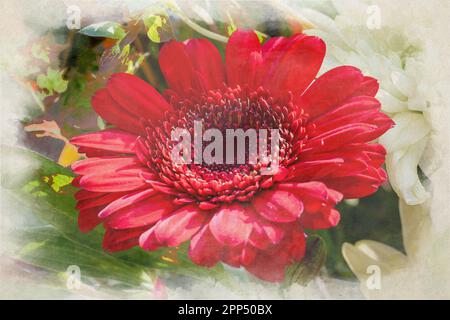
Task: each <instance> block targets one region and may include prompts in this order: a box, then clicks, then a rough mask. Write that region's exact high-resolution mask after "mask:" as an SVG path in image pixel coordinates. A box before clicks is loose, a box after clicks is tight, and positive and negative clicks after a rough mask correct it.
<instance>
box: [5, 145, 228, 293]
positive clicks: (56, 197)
mask: <svg viewBox="0 0 450 320" xmlns="http://www.w3.org/2000/svg"><path fill="white" fill-rule="evenodd" d="M2 152H5V153H7V154H9V155H10V156H13V157H18V158H23V159H29V160H31V161H32V162H33V163H37V164H38V167H37V168H36V170H35V171H34V172H33V174H32V176H30V177H27V178H26V179H19V180H17V179H13V178H12V177H11V176H9V177H8V176H5V177H2V178H3V179H2V186H3V187H5V188H6V189H8V190H9V191H10V193H11V195H13V197H14V198H15V199H16V200H17V203H18V204H20V206H21V207H23V208H29V209H31V211H32V212H33V214H34V215H35V216H36V217H37V218H38V219H39V220H40V221H41V222H42V226H41V227H38V228H30V229H26V230H23V231H22V234H21V238H22V240H21V241H22V242H24V246H23V248H22V249H21V250H20V252H19V253H18V258H20V259H21V260H24V261H25V262H27V263H30V264H33V265H36V266H38V267H41V268H44V269H47V270H50V271H56V272H64V271H65V270H66V269H67V267H68V266H70V265H77V266H79V267H80V269H81V272H82V275H83V276H86V277H95V278H96V279H97V278H102V279H112V280H116V281H119V282H121V283H122V284H123V285H125V286H137V285H139V284H140V283H141V282H142V281H143V280H144V279H146V278H148V277H145V275H146V274H149V275H151V274H154V273H155V272H156V271H157V270H167V271H171V272H174V273H179V274H183V275H188V276H192V277H198V276H205V275H211V276H218V275H220V273H221V272H222V267H221V266H217V267H215V268H212V269H204V268H201V267H198V266H196V265H194V264H193V263H192V262H191V261H190V260H189V259H188V257H187V247H186V245H184V246H182V247H181V248H179V249H173V248H172V249H161V250H158V251H152V252H147V251H143V250H142V249H140V248H133V249H131V250H127V251H124V252H119V253H115V254H112V253H107V252H105V251H103V250H102V238H103V230H102V228H101V227H97V228H96V229H94V230H93V231H91V232H89V233H87V234H85V233H82V232H80V231H79V229H78V225H77V216H78V213H77V211H76V209H75V204H76V201H75V199H74V192H75V191H76V190H75V188H74V187H72V186H71V185H70V182H71V180H72V178H73V174H72V172H71V171H70V170H69V169H66V168H63V167H61V166H59V165H58V164H56V163H55V162H53V161H51V160H50V159H47V158H45V157H43V156H41V155H39V154H37V153H34V152H31V151H29V150H26V149H20V148H13V147H3V150H2ZM11 175H13V173H11ZM19 214H20V213H19Z"/></svg>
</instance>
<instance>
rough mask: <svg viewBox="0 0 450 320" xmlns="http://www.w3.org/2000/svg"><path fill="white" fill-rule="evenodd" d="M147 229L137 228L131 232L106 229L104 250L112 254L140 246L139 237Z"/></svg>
mask: <svg viewBox="0 0 450 320" xmlns="http://www.w3.org/2000/svg"><path fill="white" fill-rule="evenodd" d="M145 230H146V228H136V229H129V230H111V229H108V228H107V229H106V232H105V236H104V238H103V249H105V250H106V251H110V252H115V251H122V250H128V249H130V248H132V247H134V246H137V245H138V241H139V236H140V235H141V234H142V233H143V232H144V231H145Z"/></svg>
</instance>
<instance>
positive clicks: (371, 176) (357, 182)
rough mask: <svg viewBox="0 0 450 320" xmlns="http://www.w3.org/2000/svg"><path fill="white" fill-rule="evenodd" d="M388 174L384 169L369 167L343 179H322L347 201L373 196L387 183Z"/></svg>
mask: <svg viewBox="0 0 450 320" xmlns="http://www.w3.org/2000/svg"><path fill="white" fill-rule="evenodd" d="M386 178H387V176H386V172H385V171H384V170H383V169H382V168H374V167H369V168H368V169H367V171H365V172H362V173H360V174H357V175H354V176H349V177H343V178H332V179H322V181H323V182H324V183H325V184H326V185H327V186H328V187H330V188H332V189H334V190H337V191H339V192H340V193H342V194H343V195H344V198H346V199H353V198H362V197H366V196H368V195H371V194H372V193H374V192H375V191H377V190H378V187H379V186H380V185H381V184H382V183H384V182H385V181H386Z"/></svg>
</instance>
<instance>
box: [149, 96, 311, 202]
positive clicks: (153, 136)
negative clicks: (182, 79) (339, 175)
mask: <svg viewBox="0 0 450 320" xmlns="http://www.w3.org/2000/svg"><path fill="white" fill-rule="evenodd" d="M286 100H287V102H286V103H281V102H279V101H277V100H275V99H274V98H272V97H271V96H270V94H269V92H268V91H266V90H264V89H263V88H262V87H260V88H258V89H257V90H255V91H251V92H250V91H249V90H243V89H241V88H240V87H236V88H226V89H222V90H211V91H209V92H207V93H206V94H204V95H202V96H200V97H196V96H195V95H193V97H192V98H191V99H177V98H176V97H174V98H173V99H172V102H171V103H172V105H173V106H174V109H175V110H176V111H175V112H172V113H168V114H166V116H165V118H164V119H163V120H161V121H159V122H158V123H151V122H148V124H147V130H146V131H147V136H146V137H145V139H144V145H145V147H146V149H147V159H146V160H148V161H147V162H146V163H147V166H148V167H149V169H150V170H151V171H152V172H153V173H154V174H156V175H158V177H159V178H160V180H161V181H163V182H164V183H165V184H166V185H167V187H168V188H167V187H166V188H165V189H164V190H165V191H167V192H170V193H172V194H175V195H176V196H177V200H176V201H178V202H180V203H189V202H199V204H200V208H203V209H212V208H214V207H215V206H217V205H218V204H220V203H229V202H232V201H235V200H237V201H240V202H245V201H248V200H249V199H250V198H251V197H252V196H253V195H254V194H255V193H256V192H258V190H260V189H263V188H269V187H270V186H271V185H272V184H273V183H274V181H275V180H276V179H277V174H281V172H283V168H286V167H287V166H288V165H289V164H290V163H292V162H295V161H296V160H297V159H298V156H299V153H300V151H301V148H302V146H303V145H304V142H305V141H306V139H307V135H306V129H305V126H306V121H307V116H306V115H305V114H304V112H303V110H302V109H301V108H299V107H297V106H296V105H294V104H293V102H292V99H291V98H290V97H287V99H286ZM199 124H200V125H201V128H200V130H201V132H200V134H201V135H203V133H204V132H205V131H206V130H208V129H216V132H217V130H219V131H220V133H221V136H222V137H223V148H222V150H223V154H222V155H221V156H220V155H217V154H215V151H213V152H212V155H213V156H215V157H216V158H215V159H219V162H220V163H210V162H208V161H205V159H202V162H200V163H198V162H197V161H194V160H195V157H196V155H197V156H198V153H199V151H200V150H199V149H197V150H196V148H195V139H194V138H195V133H196V130H198V129H199V128H198V125H199ZM195 126H197V128H196V127H195ZM175 129H184V130H185V131H186V132H189V133H190V136H191V137H192V139H191V142H190V148H191V155H192V157H191V158H192V159H191V160H192V161H191V163H181V164H180V163H176V162H174V161H173V159H172V154H171V152H172V150H173V149H174V147H175V145H176V144H178V143H179V142H178V141H173V140H172V132H173V130H175ZM228 129H233V132H237V130H242V131H241V132H244V133H245V132H247V130H248V129H253V130H255V132H256V135H253V137H254V138H253V139H256V142H257V146H251V145H250V144H253V143H254V142H255V140H253V141H252V139H251V138H250V136H251V135H248V136H246V137H245V138H244V139H245V140H244V141H245V142H244V143H245V148H244V149H245V152H244V153H245V158H244V159H245V160H244V161H243V162H242V161H239V159H241V160H242V159H243V158H242V157H243V154H242V150H241V149H239V150H238V149H237V146H238V145H239V143H238V141H237V139H238V138H235V137H234V136H230V135H228V134H227V131H229V130H228ZM261 129H265V130H261ZM273 129H277V131H278V132H277V133H278V141H277V144H276V145H275V143H274V144H273V145H275V147H276V148H277V151H278V157H277V159H278V166H279V167H278V169H277V170H278V171H277V172H273V173H275V175H273V174H272V175H267V174H263V173H262V172H263V170H266V169H267V168H268V166H270V162H268V161H267V158H264V159H263V158H262V157H261V156H260V155H261V154H260V153H258V154H257V155H255V154H254V152H255V150H257V151H258V152H260V151H261V150H264V152H266V154H267V155H268V156H269V158H271V159H272V160H273V155H272V154H271V152H272V151H273V149H272V147H271V145H272V144H271V139H272V137H273V136H272V135H271V132H272V131H271V130H273ZM264 131H265V132H264ZM197 132H198V131H197ZM261 132H263V133H265V134H260V133H261ZM230 138H231V141H230ZM200 139H202V136H200ZM213 142H216V141H215V139H214V138H211V142H203V143H202V147H201V153H202V155H203V152H204V151H205V148H207V147H208V145H209V144H210V143H213ZM231 143H232V144H233V145H232V146H234V147H230V144H231ZM241 146H242V145H241ZM252 147H253V148H252ZM259 148H262V149H259ZM227 149H228V150H227ZM233 149H234V150H233ZM230 152H231V153H232V154H231V155H230V154H229V153H230ZM240 152H241V154H240ZM227 153H228V154H227ZM227 156H228V157H227ZM239 157H240V158H239ZM229 159H231V160H232V161H231V162H232V163H230V161H229ZM250 159H252V161H250ZM255 160H256V161H255Z"/></svg>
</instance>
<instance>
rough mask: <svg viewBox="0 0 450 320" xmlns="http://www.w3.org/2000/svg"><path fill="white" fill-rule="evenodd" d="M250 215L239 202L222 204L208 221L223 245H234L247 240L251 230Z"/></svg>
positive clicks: (213, 232)
mask: <svg viewBox="0 0 450 320" xmlns="http://www.w3.org/2000/svg"><path fill="white" fill-rule="evenodd" d="M252 224H253V221H251V219H250V216H249V215H248V214H247V213H246V209H245V208H244V207H243V206H242V205H240V204H232V205H229V206H223V207H222V208H220V209H219V211H218V212H217V213H215V214H214V217H213V218H212V219H211V222H210V223H209V228H210V230H211V232H212V234H213V235H214V237H215V238H216V239H217V240H218V241H219V242H220V243H222V244H223V245H228V246H236V245H239V244H241V243H243V242H244V241H247V239H248V237H249V235H250V232H251V231H252Z"/></svg>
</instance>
